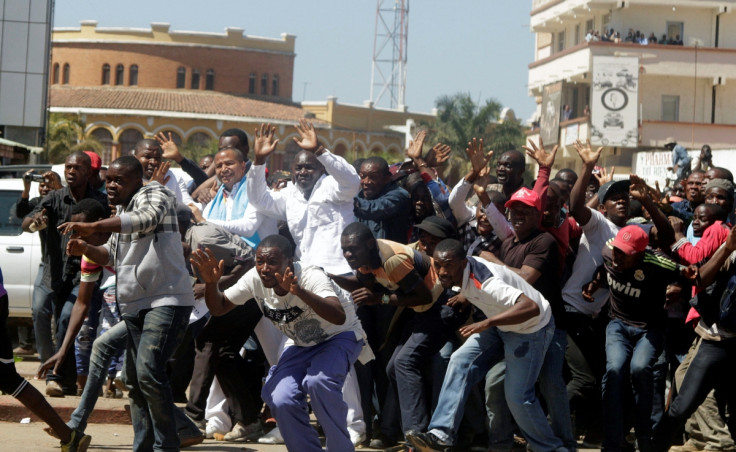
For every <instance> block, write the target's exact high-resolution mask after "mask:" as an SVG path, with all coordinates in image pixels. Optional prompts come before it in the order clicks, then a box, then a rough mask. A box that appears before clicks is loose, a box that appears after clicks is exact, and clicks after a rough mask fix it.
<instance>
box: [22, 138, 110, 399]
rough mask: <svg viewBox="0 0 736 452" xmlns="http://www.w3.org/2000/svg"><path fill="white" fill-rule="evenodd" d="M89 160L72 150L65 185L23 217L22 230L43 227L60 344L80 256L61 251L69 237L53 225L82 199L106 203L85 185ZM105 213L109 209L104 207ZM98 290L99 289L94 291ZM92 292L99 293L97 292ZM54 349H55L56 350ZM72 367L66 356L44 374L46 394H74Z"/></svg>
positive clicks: (69, 215)
mask: <svg viewBox="0 0 736 452" xmlns="http://www.w3.org/2000/svg"><path fill="white" fill-rule="evenodd" d="M90 173H91V161H90V159H89V156H88V155H87V154H85V153H84V152H82V151H79V152H74V153H72V154H70V155H69V156H68V157H67V158H66V162H65V163H64V177H65V178H66V183H67V186H66V187H64V188H62V189H60V190H56V191H53V192H51V193H50V194H49V195H48V196H46V197H45V198H43V200H41V202H40V203H38V204H37V205H36V207H34V209H33V211H31V213H29V214H28V215H27V216H26V217H25V218H24V219H23V224H22V227H23V230H24V231H26V232H35V231H38V230H41V229H44V228H46V226H48V229H47V231H46V252H47V253H48V265H46V266H45V267H44V270H45V272H46V273H45V274H44V278H48V280H50V281H51V285H50V287H51V289H52V290H53V292H54V316H55V317H56V325H57V327H56V343H57V347H58V346H60V345H61V343H62V342H63V340H64V335H65V334H66V325H67V324H68V323H69V316H70V315H71V312H72V307H73V306H74V300H75V299H76V298H77V293H78V291H79V280H80V263H81V259H80V258H79V257H75V256H68V255H67V254H66V252H65V250H66V245H67V243H68V241H69V239H68V238H67V237H64V236H62V235H61V234H60V233H59V231H58V230H57V228H58V227H59V226H60V225H61V224H62V223H64V222H67V221H69V220H71V218H72V208H73V207H74V206H75V205H76V204H77V203H78V202H79V201H81V200H82V199H85V198H92V199H96V200H97V201H99V202H100V204H102V205H103V206H107V197H106V196H105V195H104V194H103V193H100V192H99V191H97V190H95V189H94V188H92V187H91V186H90V185H89V175H90ZM106 211H107V212H108V213H109V210H107V209H106ZM98 292H99V291H98ZM96 296H101V294H99V293H97V294H96ZM57 351H58V350H57ZM76 374H77V372H76V368H75V363H74V360H71V359H69V360H66V361H65V362H64V366H63V367H62V368H61V372H60V373H59V374H56V373H53V372H50V373H49V374H48V376H47V378H46V394H47V395H49V396H52V397H64V395H65V394H76V393H77V383H76V378H77V376H76Z"/></svg>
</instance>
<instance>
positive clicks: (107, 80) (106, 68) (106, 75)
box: [102, 63, 110, 85]
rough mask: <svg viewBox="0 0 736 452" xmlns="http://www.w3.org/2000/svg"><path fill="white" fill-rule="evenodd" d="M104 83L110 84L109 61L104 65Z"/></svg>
mask: <svg viewBox="0 0 736 452" xmlns="http://www.w3.org/2000/svg"><path fill="white" fill-rule="evenodd" d="M102 84H103V85H109V84H110V65H109V64H107V63H105V64H103V65H102Z"/></svg>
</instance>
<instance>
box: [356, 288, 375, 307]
mask: <svg viewBox="0 0 736 452" xmlns="http://www.w3.org/2000/svg"><path fill="white" fill-rule="evenodd" d="M350 295H351V296H352V297H353V301H354V302H355V304H356V305H357V306H359V307H360V306H363V305H365V306H371V305H375V304H379V303H381V297H380V296H378V295H377V294H375V293H373V291H372V290H370V289H368V288H366V287H361V288H360V289H357V290H354V291H353V292H352V293H351V294H350Z"/></svg>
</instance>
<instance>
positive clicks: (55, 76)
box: [53, 63, 59, 85]
mask: <svg viewBox="0 0 736 452" xmlns="http://www.w3.org/2000/svg"><path fill="white" fill-rule="evenodd" d="M53 84H54V85H58V84H59V63H54V70H53Z"/></svg>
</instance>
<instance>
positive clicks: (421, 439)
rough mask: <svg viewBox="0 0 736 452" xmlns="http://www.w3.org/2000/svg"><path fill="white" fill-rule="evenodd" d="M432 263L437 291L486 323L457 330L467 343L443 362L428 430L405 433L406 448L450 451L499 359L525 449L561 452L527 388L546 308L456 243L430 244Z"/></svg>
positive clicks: (544, 340) (512, 278) (544, 337)
mask: <svg viewBox="0 0 736 452" xmlns="http://www.w3.org/2000/svg"><path fill="white" fill-rule="evenodd" d="M433 265H434V268H435V271H436V272H437V277H438V278H439V280H440V282H441V284H442V286H443V287H445V288H451V287H455V286H459V287H460V292H461V293H462V294H463V295H464V296H465V298H466V299H467V300H468V301H469V302H470V303H472V304H473V305H475V306H476V307H477V308H479V309H480V310H481V311H483V313H484V314H485V315H486V316H487V318H486V319H485V320H483V321H480V322H477V323H473V324H471V325H468V326H464V327H462V328H460V333H461V334H462V335H463V336H465V337H468V340H467V341H466V342H465V344H463V346H462V347H460V348H459V349H458V350H457V351H456V352H455V353H453V355H452V357H451V358H450V364H449V366H448V368H447V373H446V374H445V380H444V382H443V384H442V391H441V392H440V397H439V400H438V402H437V408H436V409H435V411H434V415H433V416H432V420H431V422H430V423H429V431H428V432H427V433H413V434H410V435H407V439H408V440H409V442H410V443H411V445H412V446H414V447H415V448H417V449H418V450H419V451H422V452H425V451H436V450H439V451H445V450H449V449H450V448H452V446H453V444H454V442H455V439H456V436H457V431H458V428H459V426H460V420H461V419H462V416H463V408H464V406H465V402H466V400H467V398H468V395H469V394H470V391H471V389H472V388H473V386H474V385H475V384H477V383H478V382H479V381H481V380H483V378H484V377H485V375H486V373H487V372H488V370H489V369H490V368H491V367H492V366H493V365H494V364H496V363H497V362H499V361H500V360H502V359H505V360H506V382H505V385H504V386H505V387H504V390H505V392H506V400H507V401H508V404H509V408H510V409H511V414H512V415H513V416H514V420H516V423H517V424H518V425H519V428H521V430H522V432H523V433H524V436H525V437H526V439H527V441H529V444H530V445H531V447H532V450H534V451H551V450H556V451H567V449H566V448H565V447H564V446H563V444H562V440H560V438H557V437H556V436H555V435H554V433H552V428H551V427H550V425H549V423H548V422H547V417H546V416H545V415H544V412H543V411H542V407H541V405H540V404H539V400H538V399H537V397H536V394H535V389H534V384H535V383H536V381H537V378H538V377H539V371H540V369H541V367H542V362H543V361H544V355H545V353H546V352H547V347H548V346H549V344H550V342H551V341H552V337H553V335H554V332H555V326H554V320H552V311H551V309H550V305H549V302H548V301H547V300H546V299H545V298H544V297H543V296H542V295H541V294H540V293H539V292H538V291H537V290H535V289H534V288H533V287H532V286H530V285H529V284H528V283H527V282H526V281H524V280H523V279H522V278H521V277H520V276H518V275H517V274H516V273H514V272H513V271H511V270H509V269H508V268H506V267H504V266H502V265H496V264H493V263H491V262H488V261H485V260H484V259H480V258H474V257H465V250H464V249H463V246H462V244H461V243H460V242H458V241H457V240H453V239H447V240H443V241H442V242H440V243H439V244H438V245H437V247H436V248H435V250H434V258H433Z"/></svg>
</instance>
